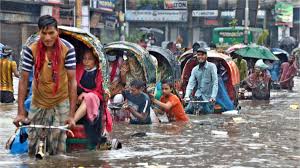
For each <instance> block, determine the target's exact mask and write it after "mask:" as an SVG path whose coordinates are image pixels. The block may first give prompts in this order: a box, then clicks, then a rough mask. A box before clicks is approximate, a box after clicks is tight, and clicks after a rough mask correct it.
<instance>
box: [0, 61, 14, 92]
mask: <svg viewBox="0 0 300 168" xmlns="http://www.w3.org/2000/svg"><path fill="white" fill-rule="evenodd" d="M16 69H17V64H16V62H15V61H12V60H9V59H8V58H0V70H1V73H0V81H1V83H0V90H1V91H9V92H13V91H14V88H13V75H12V73H13V72H14V71H15V70H16Z"/></svg>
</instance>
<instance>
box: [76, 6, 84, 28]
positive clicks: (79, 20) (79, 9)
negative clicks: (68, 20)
mask: <svg viewBox="0 0 300 168" xmlns="http://www.w3.org/2000/svg"><path fill="white" fill-rule="evenodd" d="M81 23H82V0H76V1H75V27H78V28H81Z"/></svg>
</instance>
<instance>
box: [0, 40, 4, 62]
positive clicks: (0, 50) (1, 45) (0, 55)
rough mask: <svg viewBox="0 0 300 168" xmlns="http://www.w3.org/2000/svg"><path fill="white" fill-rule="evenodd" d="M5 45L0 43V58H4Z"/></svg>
mask: <svg viewBox="0 0 300 168" xmlns="http://www.w3.org/2000/svg"><path fill="white" fill-rule="evenodd" d="M3 46H4V45H3V44H2V43H0V58H1V57H2V47H3Z"/></svg>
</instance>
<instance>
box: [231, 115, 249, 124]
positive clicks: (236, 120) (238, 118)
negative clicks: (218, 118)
mask: <svg viewBox="0 0 300 168" xmlns="http://www.w3.org/2000/svg"><path fill="white" fill-rule="evenodd" d="M232 119H233V121H234V122H235V123H237V124H240V123H246V122H247V121H246V120H244V119H243V118H242V117H235V118H232Z"/></svg>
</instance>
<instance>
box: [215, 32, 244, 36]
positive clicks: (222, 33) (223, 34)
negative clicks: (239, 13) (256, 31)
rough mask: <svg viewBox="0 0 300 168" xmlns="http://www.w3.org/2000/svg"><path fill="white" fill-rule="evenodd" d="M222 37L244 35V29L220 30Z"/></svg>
mask: <svg viewBox="0 0 300 168" xmlns="http://www.w3.org/2000/svg"><path fill="white" fill-rule="evenodd" d="M219 35H220V37H242V36H244V32H243V31H232V32H229V31H224V32H222V31H221V32H219Z"/></svg>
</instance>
